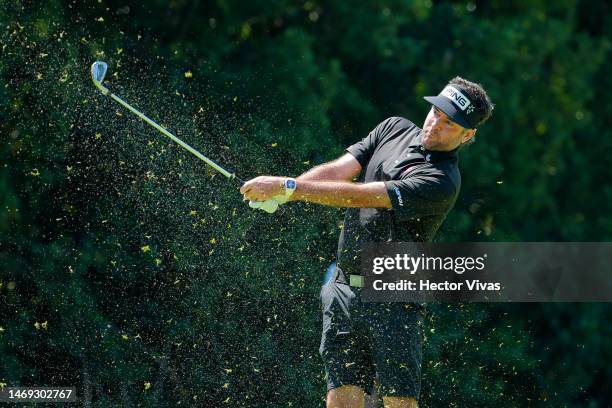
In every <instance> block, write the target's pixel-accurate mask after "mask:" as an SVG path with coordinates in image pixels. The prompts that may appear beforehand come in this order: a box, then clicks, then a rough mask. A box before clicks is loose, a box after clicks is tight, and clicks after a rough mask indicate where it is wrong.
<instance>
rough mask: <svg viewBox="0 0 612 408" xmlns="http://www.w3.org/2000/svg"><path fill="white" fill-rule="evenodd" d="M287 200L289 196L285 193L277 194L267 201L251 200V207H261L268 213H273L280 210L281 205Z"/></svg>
mask: <svg viewBox="0 0 612 408" xmlns="http://www.w3.org/2000/svg"><path fill="white" fill-rule="evenodd" d="M286 202H287V197H285V196H284V195H277V196H274V197H272V198H271V199H269V200H266V201H249V207H251V208H256V209H260V210H263V211H265V212H267V213H268V214H272V213H273V212H275V211H276V210H278V206H279V205H281V204H285V203H286Z"/></svg>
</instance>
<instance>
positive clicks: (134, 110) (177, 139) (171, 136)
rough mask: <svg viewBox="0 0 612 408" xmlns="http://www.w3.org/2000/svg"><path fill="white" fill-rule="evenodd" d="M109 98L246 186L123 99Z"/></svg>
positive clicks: (111, 95)
mask: <svg viewBox="0 0 612 408" xmlns="http://www.w3.org/2000/svg"><path fill="white" fill-rule="evenodd" d="M109 96H110V97H111V98H113V99H114V100H115V101H116V102H118V103H120V104H121V105H123V106H124V107H125V108H126V109H127V110H129V111H130V112H132V113H133V114H135V115H136V116H138V117H139V118H140V119H142V120H144V121H145V122H147V123H148V124H149V125H151V126H153V127H154V128H155V129H157V130H159V131H160V132H161V133H163V134H164V135H165V136H168V137H169V138H170V139H172V140H173V141H175V142H176V143H178V144H179V145H180V146H181V147H182V148H183V149H185V150H187V151H188V152H190V153H191V154H193V155H194V156H196V157H197V158H198V159H200V160H202V161H203V162H205V163H206V164H208V165H209V166H210V167H212V168H213V169H215V170H217V171H218V172H219V173H221V174H223V175H224V176H225V177H227V178H228V179H230V180H236V181H238V182H239V183H240V184H244V181H243V180H241V179H240V178H238V177H236V175H235V174H234V173H230V172H229V171H227V170H225V169H224V168H223V167H221V166H219V165H218V164H217V163H215V162H214V161H212V160H210V159H209V158H208V157H206V156H204V155H203V154H202V153H200V152H198V151H197V150H196V149H194V148H193V147H191V146H189V145H188V144H187V143H185V142H183V141H182V140H181V139H179V138H178V137H176V136H174V135H173V134H172V133H170V132H168V131H167V130H166V129H164V128H163V127H161V126H160V125H158V124H157V123H155V122H154V121H152V120H151V119H149V118H148V117H147V116H146V115H145V114H144V113H142V112H140V111H139V110H137V109H135V108H133V107H132V106H131V105H130V104H129V103H127V102H126V101H124V100H123V99H121V98H120V97H118V96H117V95H115V94H114V93H110V94H109Z"/></svg>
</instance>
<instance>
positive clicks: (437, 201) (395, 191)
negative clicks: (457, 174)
mask: <svg viewBox="0 0 612 408" xmlns="http://www.w3.org/2000/svg"><path fill="white" fill-rule="evenodd" d="M385 187H386V189H387V194H388V195H389V199H390V200H391V205H392V208H393V209H394V210H395V212H396V214H397V215H398V216H399V217H401V218H418V217H425V216H429V215H440V214H442V215H444V214H446V213H447V212H448V211H449V210H450V209H451V208H452V207H453V205H454V204H455V200H456V199H457V195H458V194H459V188H458V187H457V186H455V184H454V183H453V182H452V181H451V180H450V179H449V178H446V177H444V176H416V177H407V178H405V179H402V180H391V181H386V182H385Z"/></svg>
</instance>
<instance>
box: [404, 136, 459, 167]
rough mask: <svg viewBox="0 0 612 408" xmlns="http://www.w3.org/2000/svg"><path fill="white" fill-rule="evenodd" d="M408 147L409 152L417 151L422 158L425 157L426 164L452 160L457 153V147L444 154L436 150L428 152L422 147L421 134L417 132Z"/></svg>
mask: <svg viewBox="0 0 612 408" xmlns="http://www.w3.org/2000/svg"><path fill="white" fill-rule="evenodd" d="M409 147H410V149H411V150H413V151H418V152H420V153H421V154H423V156H425V160H426V161H428V162H440V161H444V160H449V159H454V158H456V157H457V152H458V151H459V147H457V148H455V149H454V150H450V151H446V152H443V151H438V150H428V149H426V148H425V147H424V146H423V143H422V140H421V132H419V134H418V135H417V136H416V137H415V138H414V139H413V141H412V143H410V145H409Z"/></svg>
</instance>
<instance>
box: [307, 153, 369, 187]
mask: <svg viewBox="0 0 612 408" xmlns="http://www.w3.org/2000/svg"><path fill="white" fill-rule="evenodd" d="M360 172H361V165H360V164H359V162H358V161H357V159H355V157H353V155H351V154H350V153H346V154H344V155H343V156H341V157H339V158H337V159H336V160H334V161H331V162H328V163H325V164H321V165H319V166H316V167H314V168H312V169H310V170H308V171H307V172H305V173H304V174H302V175H301V176H299V177H298V178H297V180H304V181H305V180H309V181H315V180H318V181H351V180H353V177H357V176H358V175H359V173H360Z"/></svg>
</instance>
